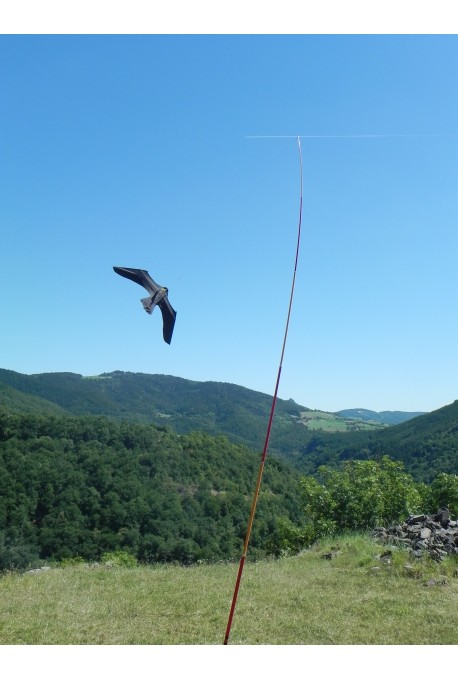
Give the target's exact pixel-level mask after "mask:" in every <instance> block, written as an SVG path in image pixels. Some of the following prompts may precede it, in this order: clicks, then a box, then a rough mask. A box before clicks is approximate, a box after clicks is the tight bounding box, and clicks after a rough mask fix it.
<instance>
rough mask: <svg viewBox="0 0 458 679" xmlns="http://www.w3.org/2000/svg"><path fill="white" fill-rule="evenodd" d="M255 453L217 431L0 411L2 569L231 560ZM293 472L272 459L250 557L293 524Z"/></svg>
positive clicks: (238, 537) (256, 461) (295, 504)
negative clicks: (122, 553) (118, 553)
mask: <svg viewBox="0 0 458 679" xmlns="http://www.w3.org/2000/svg"><path fill="white" fill-rule="evenodd" d="M258 466H259V454H255V453H253V452H252V451H250V450H248V449H247V448H245V447H243V446H239V445H234V444H231V443H229V442H228V441H227V439H225V438H224V437H222V436H219V437H216V438H215V437H211V436H209V435H208V434H203V433H192V434H186V435H181V436H180V435H177V434H175V433H172V432H171V431H170V430H168V429H166V428H161V427H157V426H155V425H140V424H134V423H127V422H116V421H113V420H109V419H107V418H103V417H84V416H81V417H68V416H63V417H55V416H51V417H50V416H38V415H17V414H9V413H8V412H7V411H6V410H4V411H3V412H0V570H1V569H4V568H10V567H16V568H17V567H23V566H26V565H27V564H30V563H35V562H37V560H39V559H62V558H68V557H75V556H81V557H83V558H84V559H87V560H98V559H100V557H101V555H102V554H103V553H104V552H109V551H115V550H120V549H121V550H127V551H129V552H131V553H132V554H133V555H134V556H135V557H136V558H138V559H140V560H141V561H144V562H153V561H180V562H181V563H191V562H195V561H197V560H199V559H204V560H205V559H210V560H215V559H216V560H218V559H232V558H236V557H237V556H239V555H240V549H241V545H242V542H243V538H244V534H245V530H246V524H247V520H248V514H249V508H250V505H251V499H252V493H253V489H254V484H255V479H256V474H257V470H258ZM298 498H299V493H298V475H297V474H296V473H295V472H294V471H293V470H292V469H290V468H289V467H288V466H287V465H285V464H284V463H282V462H281V461H279V460H277V459H275V458H274V457H271V458H270V459H269V460H268V461H267V464H266V469H265V476H264V481H263V488H262V492H261V496H260V500H259V504H258V509H257V515H256V523H255V526H254V528H253V534H252V541H251V549H250V553H251V555H252V556H261V555H265V554H266V550H268V549H269V541H270V540H271V538H272V536H273V535H274V534H275V530H276V525H277V522H278V520H279V518H280V517H287V518H289V519H291V520H292V521H294V522H297V521H300V519H301V511H300V509H299V504H298V503H299V499H298Z"/></svg>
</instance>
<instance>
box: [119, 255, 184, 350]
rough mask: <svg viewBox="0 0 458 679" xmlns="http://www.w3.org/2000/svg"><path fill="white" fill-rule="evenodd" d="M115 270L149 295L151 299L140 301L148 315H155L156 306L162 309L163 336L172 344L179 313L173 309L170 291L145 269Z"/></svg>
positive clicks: (145, 298)
mask: <svg viewBox="0 0 458 679" xmlns="http://www.w3.org/2000/svg"><path fill="white" fill-rule="evenodd" d="M113 269H114V271H116V273H117V274H119V275H120V276H124V278H129V279H130V280H131V281H134V283H138V285H141V286H142V287H143V288H145V290H146V291H147V292H148V293H149V297H144V298H143V299H142V300H140V301H141V303H142V304H143V308H144V309H145V311H146V313H148V314H152V313H153V311H154V307H155V306H158V307H159V308H160V310H161V312H162V321H163V326H162V335H163V337H164V341H165V342H167V344H170V342H171V340H172V334H173V327H174V325H175V319H176V315H177V312H176V311H175V309H173V308H172V305H171V304H170V302H169V300H168V292H169V291H168V289H167V288H165V287H162V286H161V285H158V284H157V283H156V282H155V281H153V279H152V278H151V276H150V275H149V273H148V272H147V271H145V270H144V269H126V268H125V267H122V266H114V267H113Z"/></svg>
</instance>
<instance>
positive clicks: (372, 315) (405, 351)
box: [0, 35, 458, 411]
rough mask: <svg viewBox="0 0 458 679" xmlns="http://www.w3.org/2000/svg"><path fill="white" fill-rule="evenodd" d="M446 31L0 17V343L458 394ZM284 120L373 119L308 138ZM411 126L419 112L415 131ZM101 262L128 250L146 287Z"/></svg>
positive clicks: (344, 392)
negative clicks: (189, 29) (237, 28)
mask: <svg viewBox="0 0 458 679" xmlns="http://www.w3.org/2000/svg"><path fill="white" fill-rule="evenodd" d="M457 66H458V37H457V36H456V35H175V36H173V35H162V36H161V35H143V36H142V35H111V36H110V35H23V36H21V35H3V36H1V37H0V92H1V97H0V156H1V163H0V173H1V187H2V190H1V199H0V230H1V250H0V261H1V267H0V284H1V290H2V295H1V297H0V316H1V332H0V367H2V368H6V369H10V370H16V371H19V372H23V373H41V372H55V371H69V372H77V373H81V374H83V375H95V374H100V373H102V372H107V371H112V370H124V371H134V372H145V373H163V374H170V375H176V376H179V377H184V378H188V379H193V380H199V381H200V380H214V381H222V382H232V383H236V384H240V385H243V386H246V387H249V388H250V389H255V390H258V391H262V392H265V393H272V392H273V389H274V386H275V379H276V375H277V368H278V360H279V358H280V351H281V344H282V340H283V332H284V324H285V320H286V313H287V308H288V301H289V292H290V285H291V279H292V273H293V264H294V255H295V246H296V237H297V222H298V214H299V161H298V151H297V144H296V141H295V140H294V138H289V139H249V138H247V137H249V136H251V135H291V136H293V137H294V136H295V135H301V136H302V135H303V138H302V141H301V143H302V151H303V161H304V205H303V223H302V226H303V231H302V242H301V250H300V256H299V263H298V271H297V280H296V291H295V298H294V303H293V309H292V317H291V324H290V331H289V336H288V343H287V346H286V353H285V360H284V363H283V371H282V377H281V383H280V390H279V396H280V397H282V398H293V399H294V400H295V401H297V402H298V403H300V404H301V405H304V406H307V407H310V408H317V409H323V410H330V411H333V410H338V409H342V408H353V407H365V408H369V409H373V410H409V411H417V410H421V411H429V410H433V409H436V408H439V407H441V406H443V405H446V404H448V403H451V402H452V401H454V400H455V399H456V398H458V365H457V346H458V314H457V309H456V306H457V304H456V302H457V292H458V266H457V252H458V202H457V186H458V88H457V75H458V74H457ZM306 135H394V136H380V137H373V138H372V137H371V138H364V137H363V138H340V137H338V138H333V137H319V138H306ZM416 135H418V136H416ZM113 265H117V266H126V267H134V268H144V269H147V270H148V271H149V272H150V274H151V275H152V276H153V278H154V279H155V280H156V281H158V282H159V283H161V284H163V285H166V286H168V288H169V298H170V302H171V303H172V305H173V307H174V308H175V309H176V310H177V322H176V325H175V332H174V336H173V339H172V344H171V346H168V345H167V344H165V343H164V342H163V340H162V319H161V316H160V312H159V310H156V311H155V312H154V314H153V315H152V316H151V317H149V316H147V314H145V312H144V311H143V308H142V305H141V303H140V301H139V300H140V297H142V296H144V295H143V290H142V288H140V287H139V286H137V285H135V284H134V283H132V282H130V281H128V280H125V279H122V278H120V277H119V276H117V275H116V274H115V273H114V272H113V269H112V267H113Z"/></svg>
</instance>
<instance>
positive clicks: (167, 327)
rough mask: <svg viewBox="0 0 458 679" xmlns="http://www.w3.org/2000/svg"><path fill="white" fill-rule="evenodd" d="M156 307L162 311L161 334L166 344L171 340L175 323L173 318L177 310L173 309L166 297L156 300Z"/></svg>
mask: <svg viewBox="0 0 458 679" xmlns="http://www.w3.org/2000/svg"><path fill="white" fill-rule="evenodd" d="M158 307H159V308H160V310H161V312H162V321H163V323H162V336H163V338H164V341H165V342H167V344H170V342H171V341H172V334H173V327H174V325H175V319H176V317H177V312H176V311H175V309H173V307H172V305H171V304H170V302H169V300H168V299H167V297H164V298H163V299H161V301H160V302H158Z"/></svg>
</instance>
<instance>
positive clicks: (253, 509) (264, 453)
mask: <svg viewBox="0 0 458 679" xmlns="http://www.w3.org/2000/svg"><path fill="white" fill-rule="evenodd" d="M296 140H297V147H298V151H299V170H300V201H299V224H298V230H297V245H296V258H295V261H294V273H293V280H292V284H291V293H290V297H289V306H288V315H287V318H286V326H285V334H284V337H283V346H282V350H281V356H280V363H279V366H278V374H277V381H276V384H275V391H274V395H273V399H272V407H271V410H270V417H269V421H268V424H267V431H266V438H265V442H264V448H263V450H262V455H261V463H260V465H259V471H258V478H257V481H256V489H255V492H254V497H253V502H252V505H251V512H250V518H249V519H248V526H247V530H246V535H245V541H244V543H243V550H242V556H241V558H240V563H239V569H238V573H237V579H236V581H235V588H234V594H233V596H232V603H231V609H230V612H229V619H228V622H227V627H226V634H225V636H224V645H225V646H226V645H227V643H228V641H229V635H230V633H231V627H232V620H233V617H234V612H235V606H236V604H237V597H238V592H239V587H240V581H241V579H242V573H243V568H244V566H245V559H246V555H247V552H248V544H249V542H250V535H251V528H252V526H253V520H254V515H255V512H256V505H257V502H258V497H259V490H260V488H261V481H262V475H263V472H264V465H265V461H266V457H267V448H268V445H269V438H270V430H271V429H272V421H273V418H274V412H275V405H276V403H277V393H278V386H279V384H280V376H281V371H282V366H283V357H284V355H285V347H286V338H287V336H288V328H289V320H290V317H291V308H292V305H293V296H294V286H295V283H296V271H297V261H298V258H299V246H300V242H301V226H302V183H303V181H302V151H301V141H300V137H296Z"/></svg>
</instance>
